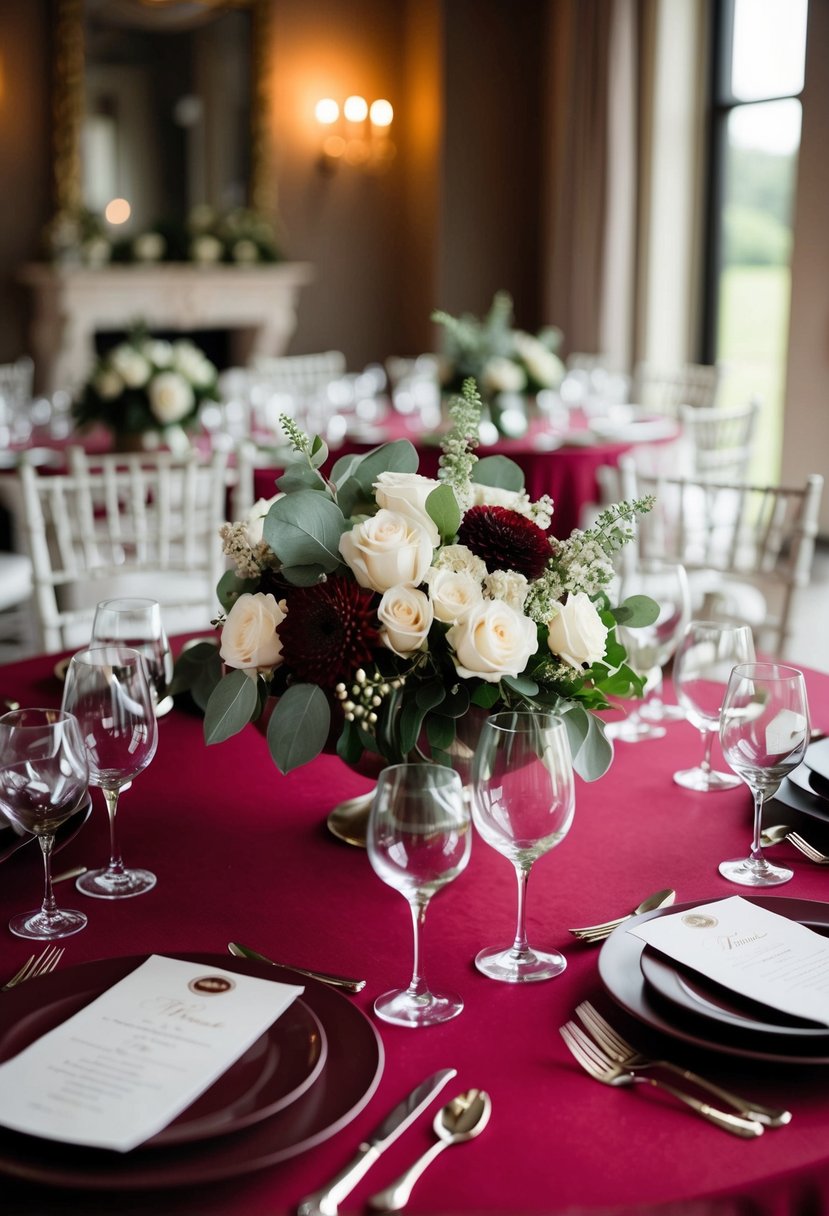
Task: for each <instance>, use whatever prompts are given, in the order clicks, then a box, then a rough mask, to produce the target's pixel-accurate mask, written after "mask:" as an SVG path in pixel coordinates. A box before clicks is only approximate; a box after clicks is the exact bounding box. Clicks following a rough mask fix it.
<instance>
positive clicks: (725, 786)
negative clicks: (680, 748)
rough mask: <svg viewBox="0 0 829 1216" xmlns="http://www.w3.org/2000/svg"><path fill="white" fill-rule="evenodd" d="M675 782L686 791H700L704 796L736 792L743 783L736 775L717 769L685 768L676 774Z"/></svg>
mask: <svg viewBox="0 0 829 1216" xmlns="http://www.w3.org/2000/svg"><path fill="white" fill-rule="evenodd" d="M674 781H675V782H676V784H677V785H682V786H684V787H685V789H686V790H699V791H700V793H702V794H714V793H717V792H718V791H719V790H734V789H736V788H737V786H738V785H742V784H743V783H742V781H741V780H740V778H739V777H737V776H736V775H735V774H734V773H719V772H717V770H716V769H713V768H712V769H704V768H702V767H700V766H697V767H696V768H683V769H680V771H679V772H678V773H674Z"/></svg>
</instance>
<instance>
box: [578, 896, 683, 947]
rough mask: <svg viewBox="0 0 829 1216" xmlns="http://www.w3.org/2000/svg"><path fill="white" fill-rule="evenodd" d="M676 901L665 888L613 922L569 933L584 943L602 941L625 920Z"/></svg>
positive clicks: (586, 926) (583, 927)
mask: <svg viewBox="0 0 829 1216" xmlns="http://www.w3.org/2000/svg"><path fill="white" fill-rule="evenodd" d="M675 899H676V891H674V890H673V888H671V887H666V888H665V890H664V891H655V892H654V894H653V895H649V896H648V897H647V899H643V900H642V902H641V904H639V906H638V907H636V908H634V909H633V911H632V912H626V913H625V914H624V915H623V916H616V917H614V919H613V920H605V921H602V922H601V923H599V924H597V925H583V926H582V927H581V928H580V929H571V930H570V932H571V933H572V934H573V936H574V937H578V938H581V940H582V941H586V942H600V941H604V939H605V938H606V937H610V934H611V933H612V932H613V930H614V929H615V928H617V926H618V925H621V924H623V923H624V922H625V921H626V920H630V919H631V918H632V917H634V916H641V915H642V913H643V912H654V911H655V910H656V909H657V908H668V907H670V905H671V904H672V903H673V902H674V900H675Z"/></svg>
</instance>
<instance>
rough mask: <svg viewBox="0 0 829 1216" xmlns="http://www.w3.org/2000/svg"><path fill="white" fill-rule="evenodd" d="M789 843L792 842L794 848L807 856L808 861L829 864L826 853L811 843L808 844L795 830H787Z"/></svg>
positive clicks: (828, 857) (823, 864)
mask: <svg viewBox="0 0 829 1216" xmlns="http://www.w3.org/2000/svg"><path fill="white" fill-rule="evenodd" d="M786 840H788V842H789V844H793V845H794V847H795V848H796V849H799V850H800V852H801V853H802V854H803V856H804V857H808V858H809V861H814V862H815V863H816V865H819V866H829V856H827V855H826V853H821V852H820V850H819V849H816V848H815V846H814V845H813V844H809V842H808V840H804V839H803V837H802V836H799V835H798V834H797V832H789V834H788V836H787V837H786Z"/></svg>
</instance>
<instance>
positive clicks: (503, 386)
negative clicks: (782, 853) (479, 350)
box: [481, 355, 527, 393]
mask: <svg viewBox="0 0 829 1216" xmlns="http://www.w3.org/2000/svg"><path fill="white" fill-rule="evenodd" d="M481 384H482V385H483V387H484V388H485V389H486V391H487V392H489V393H520V392H521V390H522V389H524V388H526V387H527V375H526V372H525V371H524V369H523V367H521V366H520V364H518V363H513V361H512V359H506V358H504V356H503V355H493V357H492V358H491V359H487V361H486V363H485V364H484V366H483V369H482V371H481Z"/></svg>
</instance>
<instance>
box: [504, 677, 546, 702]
mask: <svg viewBox="0 0 829 1216" xmlns="http://www.w3.org/2000/svg"><path fill="white" fill-rule="evenodd" d="M501 683H502V684H506V686H507V688H511V689H512V690H513V692H517V693H520V695H521V696H522V697H534V696H535V695H536V693H537V692H538V685H537V684H536V682H535V680H530V679H528V678H527V676H501Z"/></svg>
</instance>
